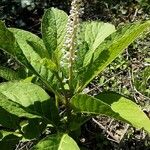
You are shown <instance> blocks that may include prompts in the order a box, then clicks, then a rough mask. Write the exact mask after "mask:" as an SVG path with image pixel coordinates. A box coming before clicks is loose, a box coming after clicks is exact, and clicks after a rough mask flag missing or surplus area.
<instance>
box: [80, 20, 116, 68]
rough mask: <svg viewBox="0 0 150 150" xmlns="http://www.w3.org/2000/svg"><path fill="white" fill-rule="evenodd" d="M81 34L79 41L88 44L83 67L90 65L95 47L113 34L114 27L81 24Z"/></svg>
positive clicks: (98, 24)
mask: <svg viewBox="0 0 150 150" xmlns="http://www.w3.org/2000/svg"><path fill="white" fill-rule="evenodd" d="M81 29H82V31H81V34H80V35H79V37H80V36H81V37H80V39H82V40H83V41H84V42H86V43H87V44H88V47H89V51H88V52H87V54H86V55H85V57H84V58H85V59H84V62H83V66H86V65H88V64H89V63H90V60H91V58H92V54H93V53H94V51H95V50H96V49H97V47H98V46H99V45H100V44H101V43H102V42H103V41H104V40H105V39H106V38H107V37H108V36H109V35H110V34H112V33H113V32H115V31H116V30H115V26H114V25H112V24H109V23H104V22H96V21H92V22H83V23H82V24H81Z"/></svg>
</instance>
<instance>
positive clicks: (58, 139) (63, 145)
mask: <svg viewBox="0 0 150 150" xmlns="http://www.w3.org/2000/svg"><path fill="white" fill-rule="evenodd" d="M42 149H48V150H67V149H71V150H79V147H78V146H77V144H76V142H75V141H74V140H73V139H72V138H71V137H69V136H68V135H67V134H55V135H50V136H48V137H46V138H45V139H43V140H42V141H40V142H39V143H38V144H37V145H36V146H35V147H33V149H32V150H42Z"/></svg>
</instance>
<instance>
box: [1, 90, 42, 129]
mask: <svg viewBox="0 0 150 150" xmlns="http://www.w3.org/2000/svg"><path fill="white" fill-rule="evenodd" d="M0 116H1V117H0V124H1V125H2V126H3V127H7V128H11V129H16V128H17V127H18V125H19V122H20V118H40V116H37V115H34V114H31V113H29V110H28V109H26V108H25V107H23V106H21V105H20V104H18V103H16V102H13V101H11V100H10V99H8V98H7V97H6V96H4V95H3V94H1V92H0Z"/></svg>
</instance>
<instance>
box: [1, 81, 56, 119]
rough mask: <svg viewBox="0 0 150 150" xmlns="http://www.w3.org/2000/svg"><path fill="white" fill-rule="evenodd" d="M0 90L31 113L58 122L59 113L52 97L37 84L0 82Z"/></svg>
mask: <svg viewBox="0 0 150 150" xmlns="http://www.w3.org/2000/svg"><path fill="white" fill-rule="evenodd" d="M0 92H1V93H2V94H4V95H5V96H6V97H7V98H9V99H11V100H12V101H14V102H16V103H18V104H20V105H22V106H23V107H26V108H28V109H30V110H31V111H32V112H33V113H35V114H38V115H40V116H42V117H46V118H47V119H49V121H51V122H58V120H59V115H58V110H57V108H56V106H55V104H54V103H55V102H54V101H53V99H52V98H50V96H49V95H48V94H47V93H46V92H45V91H44V90H43V89H42V88H40V87H39V86H37V85H35V84H33V83H29V82H21V81H20V82H19V81H18V82H7V83H3V84H0Z"/></svg>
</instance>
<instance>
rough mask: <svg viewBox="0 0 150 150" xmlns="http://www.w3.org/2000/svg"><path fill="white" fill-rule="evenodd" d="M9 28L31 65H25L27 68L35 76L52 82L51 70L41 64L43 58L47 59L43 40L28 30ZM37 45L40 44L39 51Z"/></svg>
mask: <svg viewBox="0 0 150 150" xmlns="http://www.w3.org/2000/svg"><path fill="white" fill-rule="evenodd" d="M10 30H11V31H12V32H13V33H14V35H15V38H16V40H17V42H18V44H19V47H20V48H21V50H22V52H23V54H24V55H25V57H26V59H27V60H28V62H29V63H30V65H31V66H32V67H28V66H26V67H28V69H30V70H31V71H32V72H33V73H35V74H36V75H37V76H40V77H41V78H42V79H44V80H45V81H46V82H49V84H50V83H51V84H52V80H51V78H52V76H53V73H52V72H51V68H50V67H47V65H44V64H43V59H47V57H48V52H46V50H45V48H44V44H43V41H42V40H41V39H40V38H39V37H37V36H36V35H34V34H32V33H30V32H27V31H24V30H20V29H14V28H13V29H10ZM37 43H38V44H37ZM39 45H40V47H39V48H41V52H39V49H35V48H36V47H37V46H39ZM32 46H33V47H32ZM40 53H43V55H44V56H45V58H42V57H44V56H43V55H42V56H40V55H39V54H40ZM53 64H54V63H53ZM52 71H53V70H52Z"/></svg>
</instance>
